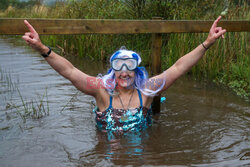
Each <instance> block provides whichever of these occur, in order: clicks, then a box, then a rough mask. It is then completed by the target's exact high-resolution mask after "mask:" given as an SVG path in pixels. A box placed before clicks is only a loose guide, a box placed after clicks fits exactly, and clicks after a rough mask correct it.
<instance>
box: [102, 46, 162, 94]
mask: <svg viewBox="0 0 250 167" xmlns="http://www.w3.org/2000/svg"><path fill="white" fill-rule="evenodd" d="M123 57H129V58H135V59H136V60H137V61H138V65H139V64H140V63H141V57H140V56H139V54H137V53H136V52H134V51H130V50H126V48H125V47H124V46H122V47H121V49H120V50H118V51H116V52H115V53H114V54H113V55H112V56H111V57H110V64H111V62H112V60H114V59H115V58H123ZM98 78H100V79H102V81H103V86H104V88H105V89H106V90H107V91H108V93H109V94H110V95H111V96H114V95H116V94H117V92H115V87H116V79H115V71H114V70H113V69H112V68H110V69H109V70H108V72H107V74H105V75H102V74H99V75H98ZM148 81H149V80H148V73H147V71H146V69H145V68H144V67H137V68H136V69H135V82H134V87H135V88H136V89H138V90H140V91H141V92H142V93H143V94H144V95H146V96H157V93H158V92H159V91H160V90H161V89H162V88H163V87H164V85H165V81H163V80H162V81H161V82H160V83H158V88H157V89H156V90H152V89H149V88H148V87H149V84H150V83H149V82H148ZM153 84H155V83H153Z"/></svg>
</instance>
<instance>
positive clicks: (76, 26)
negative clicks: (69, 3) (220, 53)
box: [0, 18, 250, 35]
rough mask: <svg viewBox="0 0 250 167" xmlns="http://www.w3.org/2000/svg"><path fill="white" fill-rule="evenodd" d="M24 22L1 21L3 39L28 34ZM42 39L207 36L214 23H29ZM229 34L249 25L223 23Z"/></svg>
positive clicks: (49, 21)
mask: <svg viewBox="0 0 250 167" xmlns="http://www.w3.org/2000/svg"><path fill="white" fill-rule="evenodd" d="M23 20H24V19H10V18H1V19H0V35H21V34H24V33H25V32H27V28H26V27H25V25H24V23H23ZM27 20H28V21H29V22H30V23H31V24H32V25H33V26H34V27H35V29H36V30H37V32H38V33H39V34H41V35H49V34H51V35H53V34H138V33H184V32H187V33H190V32H197V33H200V32H208V31H209V28H210V26H211V25H212V23H213V21H193V20H189V21H187V20H179V21H169V20H80V19H27ZM219 26H222V27H223V28H226V29H227V32H243V31H250V21H221V22H220V23H219Z"/></svg>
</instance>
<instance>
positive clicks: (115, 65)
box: [110, 49, 141, 71]
mask: <svg viewBox="0 0 250 167" xmlns="http://www.w3.org/2000/svg"><path fill="white" fill-rule="evenodd" d="M140 63H141V57H140V56H139V55H138V54H137V53H136V52H133V51H129V50H123V49H121V50H118V51H116V52H115V53H114V54H113V55H112V56H111V58H110V64H111V67H112V69H114V70H115V71H126V70H129V71H133V70H135V69H136V68H137V67H138V65H139V64H140Z"/></svg>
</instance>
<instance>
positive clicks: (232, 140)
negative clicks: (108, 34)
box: [0, 37, 250, 167]
mask: <svg viewBox="0 0 250 167" xmlns="http://www.w3.org/2000/svg"><path fill="white" fill-rule="evenodd" d="M70 61H71V62H72V63H73V64H74V65H75V66H76V67H78V68H79V69H81V70H83V71H84V72H86V73H88V74H90V75H93V76H96V75H97V74H98V73H104V72H105V70H106V68H105V66H104V65H103V63H102V62H93V61H90V60H86V59H79V58H78V59H73V58H72V59H70ZM0 67H1V74H0V75H1V77H0V79H1V80H0V166H10V167H11V166H13V167H15V166H19V167H22V166H23V167H27V166H32V167H35V166H37V167H40V166H54V167H56V166H60V167H61V166H114V165H122V166H123V165H124V166H126V165H132V166H134V165H135V166H137V165H139V166H140V165H145V166H152V165H156V166H159V165H160V166H167V165H169V166H171V165H183V166H248V165H250V142H249V125H250V105H249V101H246V100H243V99H241V98H239V97H237V96H235V95H234V94H233V93H232V92H230V91H228V90H226V89H223V88H219V87H217V86H215V85H213V84H211V83H204V82H200V81H194V80H191V79H188V78H186V77H183V78H181V79H180V80H178V81H177V82H176V83H175V84H174V86H172V87H171V88H170V89H169V90H167V91H166V92H165V93H164V96H165V97H166V99H167V100H166V102H165V103H164V104H162V110H161V113H160V114H159V115H156V116H154V117H153V120H154V122H153V125H152V127H150V128H148V129H146V130H143V131H141V132H138V133H127V134H125V135H123V136H113V137H110V135H109V134H106V133H103V132H100V131H99V130H98V129H97V128H96V126H95V120H94V117H95V115H94V114H93V113H92V105H91V101H92V100H93V98H92V97H90V96H88V95H85V94H83V93H81V92H79V91H77V90H76V89H75V88H74V87H73V86H72V85H71V83H70V82H69V81H67V80H66V79H64V78H63V77H61V76H60V75H58V74H57V73H56V72H55V71H54V70H52V69H51V68H50V66H49V65H48V64H47V63H46V61H44V60H43V58H42V57H41V56H40V55H39V54H37V53H36V52H34V51H33V50H32V49H30V48H29V47H27V46H26V45H25V43H24V42H23V41H21V40H16V39H15V38H11V37H8V38H6V37H5V38H3V37H1V38H0ZM10 83H12V86H8V85H9V84H10ZM17 88H18V90H19V91H20V93H21V96H22V98H23V99H24V101H26V102H28V101H31V100H37V99H39V97H41V95H43V94H44V92H45V90H47V98H48V101H49V115H47V116H45V117H43V118H41V119H32V118H30V117H28V118H27V119H26V122H24V121H23V120H22V118H21V117H20V115H18V114H17V109H16V108H13V107H11V106H13V105H16V106H17V107H19V109H21V106H22V100H21V98H20V95H19V93H18V91H17Z"/></svg>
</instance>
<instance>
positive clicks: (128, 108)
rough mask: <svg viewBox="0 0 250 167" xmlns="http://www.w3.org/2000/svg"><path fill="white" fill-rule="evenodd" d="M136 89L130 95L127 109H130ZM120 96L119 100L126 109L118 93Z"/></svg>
mask: <svg viewBox="0 0 250 167" xmlns="http://www.w3.org/2000/svg"><path fill="white" fill-rule="evenodd" d="M134 91H135V89H134V90H133V92H132V93H131V96H130V99H129V102H128V107H127V110H128V109H129V105H130V102H131V99H132V97H133V95H134ZM118 97H119V100H120V102H121V104H122V107H123V108H124V110H125V107H124V105H123V102H122V99H121V97H120V95H118Z"/></svg>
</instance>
